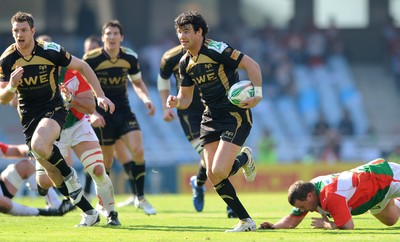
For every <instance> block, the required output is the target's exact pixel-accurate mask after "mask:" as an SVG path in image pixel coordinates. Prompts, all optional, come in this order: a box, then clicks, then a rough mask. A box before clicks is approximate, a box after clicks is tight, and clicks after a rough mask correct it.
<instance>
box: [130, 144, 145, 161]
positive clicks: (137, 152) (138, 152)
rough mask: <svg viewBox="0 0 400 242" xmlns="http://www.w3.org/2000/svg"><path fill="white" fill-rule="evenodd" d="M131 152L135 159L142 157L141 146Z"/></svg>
mask: <svg viewBox="0 0 400 242" xmlns="http://www.w3.org/2000/svg"><path fill="white" fill-rule="evenodd" d="M132 152H133V156H135V157H144V150H143V146H138V147H134V148H133V149H132ZM135 160H138V158H136V159H135Z"/></svg>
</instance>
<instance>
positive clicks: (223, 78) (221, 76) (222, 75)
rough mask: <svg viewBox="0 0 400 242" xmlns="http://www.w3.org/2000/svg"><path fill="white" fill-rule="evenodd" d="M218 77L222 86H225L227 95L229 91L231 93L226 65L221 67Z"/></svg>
mask: <svg viewBox="0 0 400 242" xmlns="http://www.w3.org/2000/svg"><path fill="white" fill-rule="evenodd" d="M218 77H219V79H220V80H221V83H222V85H224V87H225V91H226V93H228V91H229V80H228V77H227V76H226V75H225V71H224V65H219V68H218Z"/></svg>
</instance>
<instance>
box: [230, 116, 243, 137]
mask: <svg viewBox="0 0 400 242" xmlns="http://www.w3.org/2000/svg"><path fill="white" fill-rule="evenodd" d="M229 114H230V115H231V116H232V117H234V118H235V119H236V123H237V125H236V130H235V134H234V135H233V137H232V139H234V137H235V136H236V134H237V131H238V129H239V128H240V126H242V123H243V119H242V117H241V116H240V114H239V113H238V112H229Z"/></svg>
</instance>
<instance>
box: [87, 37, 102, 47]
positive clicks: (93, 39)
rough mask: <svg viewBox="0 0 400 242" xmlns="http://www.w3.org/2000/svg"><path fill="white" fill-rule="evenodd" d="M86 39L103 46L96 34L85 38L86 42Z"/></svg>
mask: <svg viewBox="0 0 400 242" xmlns="http://www.w3.org/2000/svg"><path fill="white" fill-rule="evenodd" d="M86 41H90V42H95V43H96V44H98V45H99V46H101V40H100V39H99V38H98V37H97V36H95V35H90V36H89V37H87V38H86V39H85V41H84V42H86Z"/></svg>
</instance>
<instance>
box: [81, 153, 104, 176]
mask: <svg viewBox="0 0 400 242" xmlns="http://www.w3.org/2000/svg"><path fill="white" fill-rule="evenodd" d="M81 162H82V165H83V167H84V168H85V171H86V172H87V173H88V174H90V175H91V176H92V177H93V176H96V177H100V176H102V175H103V174H104V172H105V167H104V163H103V153H102V152H101V149H100V148H95V149H91V150H87V151H85V152H84V153H83V154H82V155H81Z"/></svg>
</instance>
